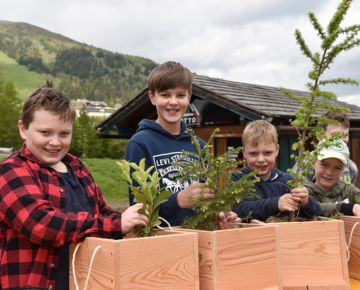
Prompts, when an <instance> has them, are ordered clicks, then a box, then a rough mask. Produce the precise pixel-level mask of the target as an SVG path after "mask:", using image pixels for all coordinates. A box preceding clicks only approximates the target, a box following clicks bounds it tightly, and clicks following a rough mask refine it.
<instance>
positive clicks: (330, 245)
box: [274, 219, 350, 290]
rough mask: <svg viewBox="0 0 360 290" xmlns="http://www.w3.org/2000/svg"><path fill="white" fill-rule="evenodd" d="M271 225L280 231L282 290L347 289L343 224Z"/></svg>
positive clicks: (300, 223) (348, 283)
mask: <svg viewBox="0 0 360 290" xmlns="http://www.w3.org/2000/svg"><path fill="white" fill-rule="evenodd" d="M274 224H275V225H277V226H278V227H279V242H280V265H281V278H282V283H283V287H284V289H297V290H298V289H299V290H300V289H304V290H306V289H310V290H312V289H322V290H323V289H326V290H343V289H344V290H345V289H350V282H349V274H348V267H347V261H346V244H345V233H344V223H343V222H342V221H339V220H330V219H327V220H325V219H324V220H320V221H306V222H287V223H274Z"/></svg>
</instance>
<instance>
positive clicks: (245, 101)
mask: <svg viewBox="0 0 360 290" xmlns="http://www.w3.org/2000/svg"><path fill="white" fill-rule="evenodd" d="M290 91H292V92H293V93H295V94H296V95H306V94H307V92H304V91H295V90H290ZM332 102H333V104H334V105H335V106H336V105H337V106H343V107H348V108H349V110H350V112H349V113H348V115H349V119H350V126H351V127H350V128H351V129H350V143H349V149H350V154H351V159H353V160H354V162H355V163H356V164H358V166H359V167H360V108H359V107H357V106H355V105H350V104H347V103H345V102H340V101H332ZM298 107H299V103H298V102H296V101H295V100H291V99H289V98H288V97H287V96H285V95H284V94H282V93H281V92H280V91H279V89H278V88H276V87H269V86H261V85H254V84H247V83H241V82H234V81H227V80H223V79H217V78H210V77H206V76H200V75H196V74H194V83H193V92H192V98H191V103H190V105H189V108H188V111H187V113H186V114H185V116H184V118H183V119H184V121H185V122H186V123H187V124H188V125H190V126H192V127H193V128H194V130H195V132H196V134H197V135H198V136H199V137H200V138H202V139H204V140H207V139H208V138H209V136H210V135H211V133H212V131H213V130H214V129H215V128H217V127H219V128H220V133H219V134H218V135H216V137H215V140H214V150H215V153H216V154H222V153H224V152H225V151H227V149H228V148H230V147H237V146H241V136H242V132H243V130H244V127H245V125H246V124H247V123H248V122H250V121H254V120H258V119H265V120H267V121H269V122H271V123H272V124H273V125H274V126H276V128H277V130H278V133H279V144H280V154H279V157H278V167H279V168H280V169H281V170H285V171H286V169H287V168H290V167H292V165H293V160H292V159H291V158H290V155H291V154H292V150H291V146H292V144H293V143H294V142H295V141H296V139H297V133H296V130H295V128H294V127H292V126H290V123H289V120H290V119H291V118H294V117H295V111H296V110H297V108H298ZM143 118H146V119H155V118H156V110H155V107H154V106H152V104H151V103H150V101H149V98H148V95H147V88H145V89H144V90H142V91H141V92H140V93H139V94H138V95H137V96H135V97H134V98H133V99H132V100H131V101H130V102H128V103H127V104H126V105H124V106H123V107H121V108H119V109H118V110H116V111H115V112H114V113H113V114H111V115H110V116H109V117H107V118H106V119H105V120H104V121H103V122H102V123H100V124H99V125H98V127H97V129H98V133H99V135H100V136H102V137H105V138H125V139H128V138H130V137H131V136H132V135H133V134H134V133H135V131H136V129H137V126H138V123H139V122H140V120H142V119H143ZM357 185H358V186H359V185H360V178H359V179H358V182H357Z"/></svg>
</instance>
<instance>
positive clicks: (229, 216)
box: [218, 211, 241, 223]
mask: <svg viewBox="0 0 360 290" xmlns="http://www.w3.org/2000/svg"><path fill="white" fill-rule="evenodd" d="M218 218H219V221H220V222H221V223H226V222H229V223H236V222H241V218H239V217H238V215H237V213H236V212H233V211H229V212H220V213H219V215H218Z"/></svg>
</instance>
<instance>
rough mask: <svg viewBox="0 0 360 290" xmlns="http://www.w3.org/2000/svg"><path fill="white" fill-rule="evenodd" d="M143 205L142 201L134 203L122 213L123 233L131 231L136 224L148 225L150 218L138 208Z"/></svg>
mask: <svg viewBox="0 0 360 290" xmlns="http://www.w3.org/2000/svg"><path fill="white" fill-rule="evenodd" d="M142 207H143V204H142V203H137V204H134V205H133V206H130V207H128V208H127V209H126V210H125V211H124V212H123V213H122V214H121V231H122V233H123V234H127V233H128V232H130V231H131V230H132V229H133V228H134V227H135V226H138V225H142V226H146V225H147V224H148V223H149V220H148V218H147V217H146V216H144V215H143V214H140V213H138V210H139V209H141V208H142Z"/></svg>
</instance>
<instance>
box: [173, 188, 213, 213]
mask: <svg viewBox="0 0 360 290" xmlns="http://www.w3.org/2000/svg"><path fill="white" fill-rule="evenodd" d="M200 196H202V197H203V198H205V199H209V198H213V197H214V194H213V193H212V192H211V191H210V188H208V187H206V185H205V184H203V183H199V182H194V183H192V184H191V185H190V186H189V187H188V188H185V189H184V190H182V191H180V192H179V193H178V195H177V202H178V204H179V207H181V208H193V207H194V204H195V201H196V200H197V199H198V198H199V197H200Z"/></svg>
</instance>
